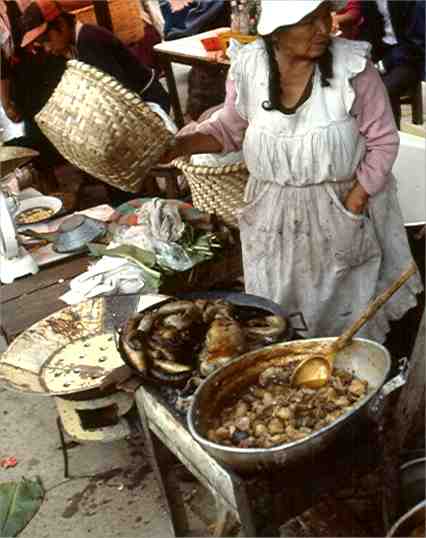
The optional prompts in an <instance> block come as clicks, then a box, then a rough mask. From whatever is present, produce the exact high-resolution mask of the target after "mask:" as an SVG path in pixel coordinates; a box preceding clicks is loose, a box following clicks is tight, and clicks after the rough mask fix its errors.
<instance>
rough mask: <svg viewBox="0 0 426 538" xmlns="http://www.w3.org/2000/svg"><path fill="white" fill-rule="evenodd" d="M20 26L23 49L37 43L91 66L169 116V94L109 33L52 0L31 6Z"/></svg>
mask: <svg viewBox="0 0 426 538" xmlns="http://www.w3.org/2000/svg"><path fill="white" fill-rule="evenodd" d="M21 22H22V26H23V28H24V31H25V35H24V36H23V38H22V43H21V47H23V48H25V47H28V46H29V45H31V44H33V43H36V44H38V45H40V46H42V47H43V48H44V50H45V51H46V52H47V53H51V54H53V55H55V56H62V57H64V58H67V59H71V58H75V59H77V60H80V61H82V62H84V63H86V64H88V65H92V66H93V67H96V68H97V69H100V70H101V71H103V72H104V73H107V74H108V75H111V76H113V77H114V78H116V79H117V80H118V81H119V82H121V83H122V84H123V86H125V87H126V88H127V89H129V90H132V91H134V92H136V93H138V94H139V95H140V96H141V97H142V98H143V100H144V101H150V102H154V103H157V104H158V105H160V106H161V107H162V108H163V110H165V111H166V112H169V110H170V101H169V96H168V93H167V92H166V90H165V89H164V88H163V86H162V85H161V84H160V82H159V81H158V79H157V77H156V74H155V72H154V70H153V69H151V68H149V67H147V66H145V65H144V64H143V63H142V62H140V61H139V60H138V58H137V57H136V56H135V55H134V54H133V53H132V52H131V51H130V50H129V49H128V48H127V47H126V46H125V45H124V44H123V43H122V42H121V41H120V40H119V39H118V38H117V37H116V36H115V35H114V34H113V33H112V32H110V31H109V30H107V29H105V28H102V27H101V26H95V25H91V24H82V23H81V22H79V21H77V20H76V18H75V17H74V15H72V14H71V13H68V12H66V11H64V10H62V9H61V7H60V5H59V4H58V3H57V2H54V1H52V0H36V1H34V2H32V3H31V4H30V5H29V6H28V7H27V9H26V10H25V11H24V13H23V15H22V20H21Z"/></svg>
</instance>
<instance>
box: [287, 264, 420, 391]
mask: <svg viewBox="0 0 426 538" xmlns="http://www.w3.org/2000/svg"><path fill="white" fill-rule="evenodd" d="M416 271H417V267H416V264H415V263H414V262H413V263H412V264H411V265H410V267H409V268H408V269H407V270H406V271H404V272H403V273H402V274H401V276H400V277H399V278H398V279H397V280H396V281H395V282H394V283H393V284H392V285H391V286H389V288H387V289H386V290H385V291H384V292H383V293H382V294H380V295H379V296H378V297H377V298H376V299H375V300H374V301H373V302H372V303H370V304H369V305H368V307H367V309H366V310H365V311H364V312H363V314H362V315H361V316H360V318H359V319H357V320H356V321H355V322H354V323H353V324H352V325H351V326H350V327H349V329H347V330H346V331H345V332H344V333H343V334H342V335H341V336H339V338H337V339H336V340H334V341H333V342H332V343H331V344H330V345H328V346H323V347H322V349H321V350H319V351H316V352H312V355H311V356H310V357H307V358H306V359H303V360H302V361H301V362H300V364H299V365H298V366H297V367H296V369H295V370H294V372H293V374H292V376H291V384H292V385H293V386H300V385H303V386H305V387H308V388H311V389H317V388H320V387H322V386H324V385H325V384H326V383H327V381H328V380H329V378H330V376H331V374H332V371H333V364H334V358H335V354H336V353H337V352H338V351H340V350H341V349H343V348H344V347H345V346H347V345H348V343H349V342H350V341H351V339H352V337H353V336H354V334H356V333H357V332H358V331H359V329H361V327H362V326H363V325H364V324H365V323H366V322H367V321H368V320H369V319H371V318H372V317H373V316H374V314H375V313H376V312H377V311H378V310H379V309H380V308H381V307H382V306H383V305H384V304H385V303H386V302H387V301H388V300H389V299H390V298H391V297H392V295H393V294H394V293H395V292H396V291H397V290H399V288H400V287H401V286H402V285H403V284H405V282H407V280H408V279H409V278H411V277H412V276H413V275H414V273H415V272H416Z"/></svg>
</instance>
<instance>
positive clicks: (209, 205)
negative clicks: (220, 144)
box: [173, 159, 248, 228]
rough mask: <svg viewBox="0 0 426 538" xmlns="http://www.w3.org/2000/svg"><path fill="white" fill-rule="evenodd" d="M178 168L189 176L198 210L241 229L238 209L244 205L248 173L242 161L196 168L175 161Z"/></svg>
mask: <svg viewBox="0 0 426 538" xmlns="http://www.w3.org/2000/svg"><path fill="white" fill-rule="evenodd" d="M173 164H174V166H176V168H178V169H179V170H181V171H182V172H183V174H184V175H185V177H186V179H187V181H188V184H189V187H190V189H191V194H192V202H193V204H194V207H196V208H198V209H201V210H202V211H206V212H207V213H214V214H216V215H217V216H219V217H221V219H222V220H223V221H224V222H225V223H226V224H228V225H229V226H233V227H236V228H237V227H238V215H237V213H238V209H240V208H241V207H243V206H244V190H245V187H246V184H247V179H248V171H247V168H246V165H245V164H244V163H243V162H241V163H237V164H231V165H228V166H217V167H216V166H194V165H192V164H190V163H189V162H188V161H187V160H184V159H175V160H174V161H173Z"/></svg>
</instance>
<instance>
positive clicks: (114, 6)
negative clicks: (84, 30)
mask: <svg viewBox="0 0 426 538" xmlns="http://www.w3.org/2000/svg"><path fill="white" fill-rule="evenodd" d="M95 1H98V2H99V1H100V0H95ZM101 1H104V2H105V1H106V2H107V3H108V8H109V13H110V16H111V22H112V31H113V32H114V34H115V35H116V36H117V37H118V38H119V39H121V41H123V43H125V44H126V45H130V44H132V43H136V42H137V41H140V40H141V39H143V36H144V33H145V23H144V20H143V18H142V6H141V0H101ZM73 14H74V15H75V16H76V17H77V19H78V20H79V21H80V22H81V23H83V24H98V22H97V19H96V14H95V8H94V7H93V5H92V6H87V7H83V8H81V9H77V10H75V11H73Z"/></svg>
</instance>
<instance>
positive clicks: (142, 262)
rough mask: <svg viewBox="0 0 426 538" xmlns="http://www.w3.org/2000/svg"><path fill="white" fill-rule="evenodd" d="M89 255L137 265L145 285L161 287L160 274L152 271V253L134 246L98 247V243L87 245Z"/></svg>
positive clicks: (154, 261) (154, 262)
mask: <svg viewBox="0 0 426 538" xmlns="http://www.w3.org/2000/svg"><path fill="white" fill-rule="evenodd" d="M87 246H88V248H89V252H90V254H92V256H96V257H102V256H114V257H118V258H125V259H126V260H129V261H131V262H133V263H135V264H136V265H138V266H139V267H140V268H141V269H142V271H143V273H144V277H145V285H146V286H147V287H150V288H151V287H152V288H155V289H158V288H159V287H160V285H161V273H160V272H159V271H157V270H156V269H154V267H155V266H156V260H157V258H156V256H155V254H154V253H153V252H149V251H148V250H143V249H142V248H139V247H135V246H134V245H120V246H119V247H115V248H109V249H107V248H106V246H104V245H100V244H99V243H88V245H87Z"/></svg>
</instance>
